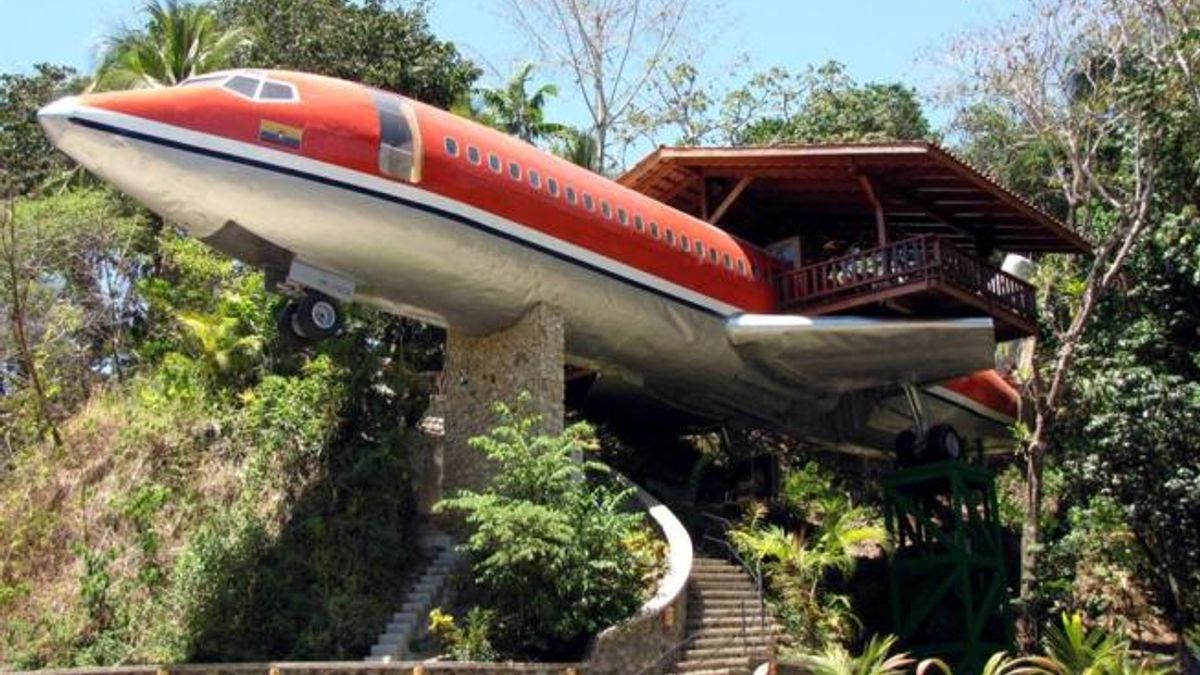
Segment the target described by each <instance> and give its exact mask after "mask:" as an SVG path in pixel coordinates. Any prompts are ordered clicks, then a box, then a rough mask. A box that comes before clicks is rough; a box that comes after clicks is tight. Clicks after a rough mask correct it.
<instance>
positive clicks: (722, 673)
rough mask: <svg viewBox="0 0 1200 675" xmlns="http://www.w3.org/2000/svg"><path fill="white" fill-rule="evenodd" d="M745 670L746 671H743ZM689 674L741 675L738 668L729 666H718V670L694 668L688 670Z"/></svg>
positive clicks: (673, 671)
mask: <svg viewBox="0 0 1200 675" xmlns="http://www.w3.org/2000/svg"><path fill="white" fill-rule="evenodd" d="M680 672H683V671H678V670H672V671H671V674H672V675H674V674H675V673H680ZM743 672H744V671H743ZM688 675H741V674H740V673H739V672H738V671H737V670H730V669H729V668H717V669H716V670H692V671H688Z"/></svg>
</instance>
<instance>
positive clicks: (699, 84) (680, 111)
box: [633, 61, 934, 145]
mask: <svg viewBox="0 0 1200 675" xmlns="http://www.w3.org/2000/svg"><path fill="white" fill-rule="evenodd" d="M717 81H719V80H718V79H716V78H713V77H711V76H702V75H701V74H700V73H699V71H697V69H696V68H695V66H693V65H692V64H690V63H678V64H672V65H671V66H669V67H667V68H666V69H664V72H663V73H662V74H661V76H660V77H659V78H658V80H657V81H656V82H655V83H654V85H653V88H654V90H655V94H657V96H655V97H654V98H655V99H656V100H655V101H654V102H653V103H652V104H650V105H649V106H647V107H646V108H645V109H643V110H641V111H639V112H638V113H637V114H636V115H635V116H634V119H633V123H634V126H635V128H636V129H637V130H638V132H639V133H641V134H646V135H649V136H650V137H655V136H657V135H658V134H660V133H661V132H662V130H663V129H670V130H673V131H676V132H677V133H678V139H677V142H678V143H681V144H685V145H703V144H706V143H708V144H712V143H717V144H724V145H773V144H779V143H848V142H868V141H874V142H878V141H894V140H922V139H931V138H933V137H934V134H933V130H932V128H931V127H930V124H929V120H928V119H926V117H925V114H924V112H923V110H922V109H921V103H920V100H919V99H918V98H917V94H916V92H915V91H914V90H913V89H912V88H910V87H906V86H904V85H902V84H899V83H874V82H873V83H868V84H860V83H858V82H856V81H854V79H853V78H851V77H850V76H849V75H848V74H847V73H846V68H845V66H843V65H842V64H841V63H838V62H836V61H829V62H827V63H825V64H822V65H820V66H815V67H812V66H810V67H808V68H806V69H805V70H803V71H801V72H792V71H789V70H787V69H785V68H780V67H776V68H770V69H768V70H765V71H762V72H759V73H755V74H753V75H751V76H750V77H749V78H747V79H746V80H745V81H744V82H742V83H740V84H738V85H735V86H731V87H727V88H722V87H719V86H716V85H714V84H713V82H717Z"/></svg>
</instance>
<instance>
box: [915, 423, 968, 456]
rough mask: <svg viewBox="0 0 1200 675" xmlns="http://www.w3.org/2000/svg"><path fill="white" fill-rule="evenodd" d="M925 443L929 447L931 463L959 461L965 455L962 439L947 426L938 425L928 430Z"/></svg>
mask: <svg viewBox="0 0 1200 675" xmlns="http://www.w3.org/2000/svg"><path fill="white" fill-rule="evenodd" d="M925 442H926V444H927V445H928V447H929V451H928V454H929V459H930V460H931V461H937V460H940V459H949V460H959V459H962V458H963V456H964V455H965V452H964V448H963V442H962V437H961V436H959V435H958V432H957V431H955V430H954V427H952V426H950V425H949V424H939V425H937V426H935V427H934V428H932V429H930V430H929V435H928V436H927V437H926V439H925Z"/></svg>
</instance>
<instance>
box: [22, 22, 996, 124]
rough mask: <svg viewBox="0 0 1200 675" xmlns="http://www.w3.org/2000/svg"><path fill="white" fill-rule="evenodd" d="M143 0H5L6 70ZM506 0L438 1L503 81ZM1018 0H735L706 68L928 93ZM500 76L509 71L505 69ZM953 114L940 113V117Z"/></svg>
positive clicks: (514, 39) (523, 52)
mask: <svg viewBox="0 0 1200 675" xmlns="http://www.w3.org/2000/svg"><path fill="white" fill-rule="evenodd" d="M141 4H142V1H141V0H33V1H31V0H0V72H14V71H27V70H29V68H30V67H31V66H32V65H33V64H34V63H37V62H40V61H49V62H53V63H64V64H68V65H72V66H75V67H76V68H78V69H80V70H82V71H86V70H90V69H91V68H92V66H93V65H94V63H95V54H96V45H97V44H98V43H99V41H100V39H101V37H102V36H103V35H104V34H105V33H107V32H110V31H111V30H112V29H113V28H115V27H118V26H120V25H122V24H124V23H130V22H134V23H136V21H137V8H138V7H139V6H141ZM501 4H502V0H433V2H432V13H431V17H430V20H431V23H432V25H433V28H434V31H435V32H436V33H437V34H438V35H439V36H440V37H442V38H444V39H449V40H452V41H454V42H455V43H456V44H457V45H458V46H459V48H460V49H461V50H462V51H463V52H464V53H466V54H467V55H469V56H471V57H472V58H474V59H476V60H477V61H479V62H480V63H481V65H483V66H484V68H485V70H486V71H487V75H485V78H484V83H485V84H489V83H496V82H498V81H499V80H500V79H501V75H502V74H507V73H511V72H512V71H513V70H514V69H515V66H516V65H517V64H519V63H520V62H522V61H524V60H536V59H535V58H533V57H534V56H535V55H534V54H533V52H532V51H531V48H530V47H528V46H526V45H525V43H524V41H523V40H522V36H521V35H520V34H519V33H517V32H516V31H515V30H513V29H511V28H509V26H508V24H507V23H506V22H505V21H504V20H503V18H502V16H501V14H500V12H499V11H498V7H499V6H500V5H501ZM1017 7H1018V0H726V2H725V3H724V8H723V9H721V10H719V12H718V13H717V14H716V15H714V16H713V17H712V19H711V20H705V21H703V22H702V24H701V26H700V30H701V32H702V33H707V35H703V36H702V38H701V39H702V40H703V44H704V47H703V50H702V52H701V53H702V57H701V65H702V72H713V73H720V72H723V71H726V70H728V67H729V65H730V64H731V63H733V62H734V61H735V60H736V59H737V57H738V56H739V55H742V54H744V55H746V56H747V57H748V58H749V62H750V68H751V69H753V70H758V69H765V68H768V67H770V66H774V65H782V66H786V67H788V68H792V69H800V68H803V67H804V66H806V65H809V64H818V63H823V62H825V61H827V60H829V59H836V60H838V61H841V62H843V63H845V64H846V65H847V67H848V69H849V73H850V75H851V76H853V77H854V78H855V79H857V80H859V81H894V80H898V81H902V82H905V83H906V84H909V85H912V86H915V87H917V88H918V90H921V91H927V90H930V89H932V87H933V86H934V85H935V84H936V80H937V78H938V77H939V73H940V72H942V71H940V70H939V69H938V68H937V67H935V66H934V65H933V61H934V60H935V59H936V57H937V55H938V54H939V53H940V51H941V48H942V47H944V45H945V44H946V42H947V40H948V39H949V38H950V37H951V36H953V35H955V34H956V33H958V32H960V31H962V30H964V29H966V28H969V27H972V26H976V25H979V24H982V23H987V22H989V21H992V20H995V19H998V18H1002V17H1005V16H1007V15H1009V14H1011V13H1013V12H1014V11H1016V9H1017ZM497 73H499V74H501V75H498V74H497ZM543 74H544V75H545V76H547V78H548V79H555V80H557V81H558V82H559V84H560V85H561V88H562V96H561V97H560V98H561V100H559V101H557V102H556V103H555V104H553V105H552V106H551V108H550V111H549V112H550V113H551V115H552V117H553V118H555V119H561V120H565V121H568V122H572V123H576V124H581V123H582V122H583V121H584V119H585V118H586V114H585V111H584V110H583V108H582V106H581V105H580V103H579V102H578V100H576V97H575V96H574V95H573V92H572V90H571V87H570V82H569V81H568V80H567V79H566V77H565V76H562V77H555V76H554V75H553V74H552V73H548V72H546V73H543ZM945 116H946V113H945V111H942V110H936V109H935V110H933V111H932V117H933V119H934V121H935V123H941V122H944V121H945Z"/></svg>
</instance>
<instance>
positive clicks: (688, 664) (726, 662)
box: [672, 656, 750, 673]
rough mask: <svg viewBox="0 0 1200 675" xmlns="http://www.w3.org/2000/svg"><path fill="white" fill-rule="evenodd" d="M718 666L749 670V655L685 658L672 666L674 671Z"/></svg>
mask: <svg viewBox="0 0 1200 675" xmlns="http://www.w3.org/2000/svg"><path fill="white" fill-rule="evenodd" d="M720 668H726V669H735V668H736V669H740V670H743V671H745V670H749V668H750V657H749V656H741V657H733V658H717V659H691V658H687V659H686V660H684V661H680V662H679V663H676V664H675V667H674V668H672V670H673V671H675V672H676V673H696V672H703V671H705V670H717V669H720Z"/></svg>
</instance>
